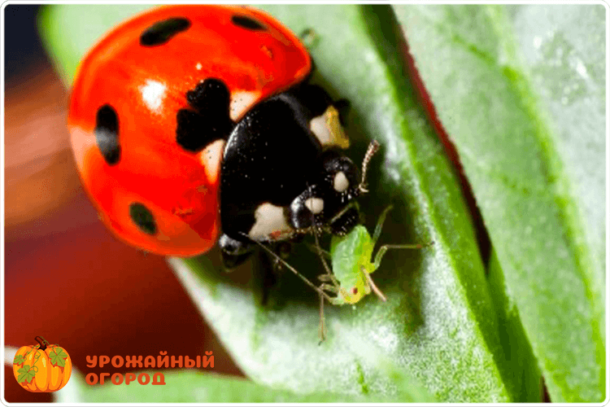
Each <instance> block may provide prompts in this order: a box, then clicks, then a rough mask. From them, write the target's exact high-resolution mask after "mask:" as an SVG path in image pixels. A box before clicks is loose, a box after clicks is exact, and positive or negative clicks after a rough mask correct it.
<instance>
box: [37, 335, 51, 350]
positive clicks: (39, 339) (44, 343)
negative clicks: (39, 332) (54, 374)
mask: <svg viewBox="0 0 610 407" xmlns="http://www.w3.org/2000/svg"><path fill="white" fill-rule="evenodd" d="M34 340H36V342H38V343H39V344H40V350H45V349H46V348H47V345H48V344H49V342H47V340H46V339H45V338H43V337H42V336H37V337H35V338H34Z"/></svg>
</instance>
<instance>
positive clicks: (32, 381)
mask: <svg viewBox="0 0 610 407" xmlns="http://www.w3.org/2000/svg"><path fill="white" fill-rule="evenodd" d="M34 339H35V340H36V341H37V342H38V345H33V346H23V347H21V348H19V350H18V351H17V354H16V355H15V359H14V360H13V373H14V374H15V379H17V382H18V383H19V384H20V385H21V387H23V388H24V389H26V390H27V391H31V392H33V393H47V392H53V391H57V390H59V389H61V388H62V387H64V386H65V385H66V384H67V383H68V380H70V374H71V373H72V360H70V356H69V355H68V352H66V350H65V349H64V348H62V347H60V346H58V345H51V344H50V343H49V342H47V341H46V339H44V338H43V337H41V336H37V337H36V338H34Z"/></svg>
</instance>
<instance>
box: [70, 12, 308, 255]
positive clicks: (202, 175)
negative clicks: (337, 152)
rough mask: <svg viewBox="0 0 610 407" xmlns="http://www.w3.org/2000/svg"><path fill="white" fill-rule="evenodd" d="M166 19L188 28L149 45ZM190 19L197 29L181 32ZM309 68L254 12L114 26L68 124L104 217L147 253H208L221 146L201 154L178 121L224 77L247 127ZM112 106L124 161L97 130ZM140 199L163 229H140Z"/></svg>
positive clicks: (92, 58) (158, 16)
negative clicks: (136, 215)
mask: <svg viewBox="0 0 610 407" xmlns="http://www.w3.org/2000/svg"><path fill="white" fill-rule="evenodd" d="M236 16H237V17H236ZM236 18H237V19H238V21H237V23H238V24H236V20H235V19H236ZM176 19H180V20H176ZM168 20H170V21H172V22H175V21H178V25H177V26H178V27H179V28H178V29H176V27H174V30H173V31H172V30H170V31H171V35H170V36H169V38H164V37H163V36H162V35H161V38H159V37H156V38H154V39H153V42H154V41H157V43H155V44H154V45H153V46H148V45H142V43H141V42H142V39H141V37H142V35H143V33H145V32H147V30H150V29H151V27H154V26H155V24H158V23H160V22H167V21H168ZM182 20H188V22H189V24H188V27H186V28H185V27H184V25H183V26H180V24H179V23H180V21H182ZM257 25H258V26H262V27H264V29H258V28H257ZM310 71H311V60H310V57H309V55H308V53H307V50H306V49H305V47H304V46H303V45H302V44H301V43H300V41H299V40H298V38H297V37H296V36H295V35H294V34H293V33H292V32H290V31H289V30H288V29H287V28H286V27H284V26H282V25H281V24H280V23H279V22H277V21H276V20H275V19H273V18H272V17H270V16H269V15H267V14H265V13H263V12H261V11H258V10H254V9H251V8H246V7H237V6H213V5H199V6H168V7H162V8H157V9H153V10H151V11H148V12H145V13H143V14H140V15H138V16H136V17H134V18H132V19H131V20H129V21H127V22H125V23H123V24H121V25H119V26H118V27H116V28H114V29H113V30H112V31H111V32H110V33H109V34H107V35H106V36H105V37H104V38H103V39H102V40H101V41H100V42H99V43H98V44H97V45H95V47H94V48H93V49H92V50H91V51H90V52H89V53H88V55H87V56H86V57H85V58H84V59H83V61H82V63H81V65H80V67H79V69H78V73H77V75H76V78H75V81H74V86H73V90H72V94H71V100H70V112H69V118H68V125H69V129H70V133H71V139H72V145H73V150H74V154H75V158H76V162H77V165H78V168H79V171H80V175H81V178H82V181H83V184H84V185H85V189H86V190H87V192H88V194H89V195H90V197H91V198H92V201H93V202H94V204H95V206H96V207H97V209H98V212H99V213H100V217H101V219H102V220H103V222H104V223H105V224H106V225H107V226H108V227H109V228H110V229H111V230H112V231H113V232H114V233H115V234H116V235H117V236H118V237H119V238H121V239H122V240H124V241H126V242H127V243H129V244H131V245H133V246H135V247H138V248H141V249H144V250H146V251H149V252H153V253H157V254H162V255H176V256H185V257H186V256H193V255H196V254H200V253H203V252H206V251H208V250H209V249H210V248H211V247H212V246H214V244H215V242H216V239H217V237H218V234H219V229H220V226H219V216H218V208H219V203H218V186H219V171H220V162H221V160H222V145H218V144H216V145H213V146H210V148H207V149H205V150H203V151H198V152H192V151H187V150H185V149H183V148H181V147H180V146H179V145H178V144H177V142H176V128H177V119H176V115H177V113H178V111H180V110H181V109H190V108H191V107H190V106H189V103H188V101H187V96H186V95H187V92H189V91H192V90H193V89H195V88H196V86H197V85H198V84H199V83H201V82H202V81H204V80H205V79H207V78H215V79H219V80H221V81H222V82H224V84H226V86H227V88H228V89H229V91H230V101H231V105H230V106H231V109H230V115H231V119H232V120H233V121H237V120H239V119H240V118H241V117H242V116H243V115H244V113H245V112H247V111H248V110H249V109H250V108H251V107H252V106H253V105H255V104H256V103H258V102H260V101H261V100H263V99H265V98H267V97H269V96H270V95H273V94H277V93H280V92H282V91H284V90H285V89H287V88H289V87H291V86H292V85H294V84H296V83H299V82H301V81H303V80H304V79H305V78H306V77H307V76H308V74H309V73H310ZM104 106H111V107H112V109H113V110H114V112H115V113H116V117H115V119H116V121H117V123H116V124H117V127H118V140H119V143H120V158H119V159H118V160H117V161H116V162H112V163H111V164H109V161H108V159H107V158H105V156H104V155H103V153H102V152H101V151H100V147H99V145H98V142H99V140H98V141H96V133H95V129H96V122H99V120H98V118H97V117H98V114H99V111H100V109H101V108H102V107H104ZM98 136H99V135H98ZM134 203H137V204H138V205H142V206H143V207H145V208H146V209H147V210H150V211H151V212H153V213H154V214H155V228H156V230H155V232H156V233H154V234H152V233H151V234H147V233H142V228H141V227H138V225H136V224H135V223H134V221H133V214H130V211H129V208H130V207H131V206H132V205H133V204H134ZM144 218H145V214H144Z"/></svg>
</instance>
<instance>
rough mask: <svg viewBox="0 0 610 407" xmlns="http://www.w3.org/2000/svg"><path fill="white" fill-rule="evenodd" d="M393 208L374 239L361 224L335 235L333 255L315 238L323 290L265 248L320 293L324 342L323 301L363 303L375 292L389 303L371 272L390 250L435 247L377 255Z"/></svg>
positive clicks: (384, 249) (385, 247)
mask: <svg viewBox="0 0 610 407" xmlns="http://www.w3.org/2000/svg"><path fill="white" fill-rule="evenodd" d="M391 209H392V207H391V206H389V207H388V208H386V209H385V210H384V211H383V212H382V214H381V216H380V217H379V221H378V222H377V226H376V227H375V232H374V233H373V236H371V235H370V234H369V232H368V230H367V229H366V228H365V227H364V226H362V225H358V226H356V227H355V228H354V229H352V230H351V231H350V232H349V233H348V234H346V235H345V236H333V237H332V240H331V248H330V253H328V252H326V251H324V250H322V249H321V248H320V245H319V243H318V239H317V236H315V235H314V236H315V237H316V246H315V247H313V248H312V249H313V250H314V251H316V252H317V253H318V254H319V255H320V258H321V260H322V263H323V264H324V268H325V270H326V274H322V275H320V276H318V278H319V279H320V280H321V281H322V282H323V283H322V285H320V287H316V286H315V285H314V284H313V283H312V282H311V281H309V280H308V279H307V278H306V277H305V276H303V275H302V274H301V273H299V272H298V271H297V270H296V269H294V268H293V267H292V266H291V265H289V264H288V263H287V262H286V261H284V260H283V259H281V258H280V257H278V256H277V255H276V254H275V253H273V252H272V251H271V250H269V249H268V248H266V247H265V246H263V247H264V248H265V250H267V251H268V252H269V253H271V254H272V255H273V256H275V257H276V258H277V259H278V261H279V262H281V263H282V264H284V265H285V266H286V267H287V268H288V269H289V270H291V271H292V272H294V273H295V274H296V275H297V276H298V277H300V278H301V279H302V280H303V281H305V283H306V284H307V285H309V286H310V287H312V288H313V289H314V290H316V291H317V292H318V294H320V338H321V339H322V340H324V339H325V337H326V330H325V327H324V300H326V301H328V302H330V303H331V304H333V305H345V304H356V303H357V302H359V301H360V300H362V298H364V296H366V295H368V294H370V293H371V292H374V293H375V294H377V296H378V297H379V298H380V299H381V300H382V301H386V297H385V296H384V295H383V293H382V292H381V290H380V289H379V288H378V287H377V286H376V285H375V283H374V282H373V279H372V278H371V273H373V272H374V271H375V270H377V269H378V268H379V266H380V265H381V260H382V259H383V256H384V255H385V254H386V252H387V251H388V250H389V249H421V248H423V247H424V246H428V245H430V244H432V242H431V243H429V244H426V245H423V244H404V245H395V244H386V245H383V246H381V247H380V248H379V250H378V251H377V253H376V254H373V252H374V250H375V245H376V243H377V240H378V239H379V237H380V236H381V231H382V229H383V223H384V221H385V219H386V216H387V214H388V212H389V211H390V210H391ZM261 246H262V245H261ZM325 258H327V259H330V261H331V266H332V268H331V267H330V266H329V265H328V263H327V262H326V259H325ZM329 294H330V295H329ZM333 294H336V296H331V295H333Z"/></svg>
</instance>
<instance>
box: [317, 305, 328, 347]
mask: <svg viewBox="0 0 610 407" xmlns="http://www.w3.org/2000/svg"><path fill="white" fill-rule="evenodd" d="M319 335H320V342H319V343H318V346H320V345H322V342H324V341H325V340H326V319H325V318H324V297H323V296H322V295H320V327H319Z"/></svg>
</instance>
